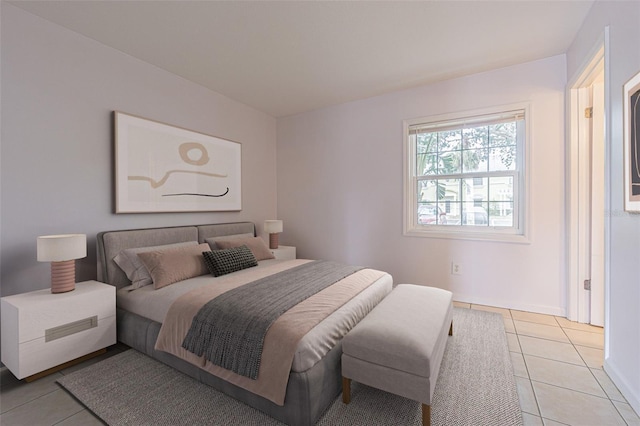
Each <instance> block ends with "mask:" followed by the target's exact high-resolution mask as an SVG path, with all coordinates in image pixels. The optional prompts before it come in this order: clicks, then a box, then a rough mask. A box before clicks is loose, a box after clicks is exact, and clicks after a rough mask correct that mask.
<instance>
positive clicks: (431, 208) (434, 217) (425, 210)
mask: <svg viewBox="0 0 640 426" xmlns="http://www.w3.org/2000/svg"><path fill="white" fill-rule="evenodd" d="M446 223H447V214H446V213H445V211H444V209H443V208H442V206H440V205H437V204H433V203H418V224H419V225H444V224H446Z"/></svg>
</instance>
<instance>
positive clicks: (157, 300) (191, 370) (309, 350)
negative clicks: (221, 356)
mask: <svg viewBox="0 0 640 426" xmlns="http://www.w3.org/2000/svg"><path fill="white" fill-rule="evenodd" d="M242 235H246V236H255V225H254V224H253V223H251V222H236V223H226V224H207V225H195V226H179V227H166V228H149V229H135V230H118V231H107V232H101V233H99V234H98V236H97V252H98V262H97V263H98V280H99V281H102V282H104V283H107V284H111V285H113V286H115V287H116V288H117V289H118V290H117V293H116V294H117V330H118V340H119V341H121V342H123V343H124V344H126V345H128V346H130V347H132V348H134V349H136V350H138V351H140V352H142V353H145V354H147V355H149V356H151V357H153V358H155V359H157V360H159V361H161V362H163V363H165V364H168V365H170V366H172V367H174V368H176V369H178V370H179V371H181V372H183V373H185V374H187V375H189V376H191V377H193V378H195V379H197V380H199V381H201V382H203V383H205V384H207V385H210V386H212V387H214V388H215V389H218V390H220V391H222V392H224V393H226V394H227V395H230V396H232V397H234V398H236V399H238V400H240V401H242V402H244V403H246V404H248V405H250V406H252V407H254V408H256V409H258V410H260V411H263V412H265V413H267V414H268V415H270V416H272V417H274V418H275V419H278V420H280V421H282V422H284V423H287V424H290V425H312V424H315V423H316V421H317V420H318V419H319V417H320V416H321V415H322V413H323V412H324V411H325V409H326V408H327V407H328V406H329V405H330V404H331V403H332V402H333V401H334V400H335V398H336V396H337V395H338V394H339V393H340V390H341V371H340V356H341V352H342V350H341V339H342V336H344V335H345V334H346V332H347V331H348V330H349V329H350V328H352V327H353V326H354V325H355V323H357V322H358V321H359V320H361V319H362V318H363V317H364V316H365V315H366V314H367V313H368V312H369V311H370V310H371V309H373V307H374V306H375V305H376V304H377V303H378V302H380V301H381V300H382V299H383V298H384V297H385V296H386V295H387V294H388V293H389V292H390V291H391V287H392V278H391V276H390V275H389V274H386V273H383V272H380V271H374V272H376V273H377V274H376V275H371V277H372V278H371V279H370V281H371V282H370V283H368V284H367V285H366V288H364V289H363V290H362V291H360V292H359V293H357V294H356V295H355V296H354V297H353V298H351V299H349V300H348V301H346V302H345V303H344V304H343V305H342V306H340V307H339V308H337V309H336V310H335V311H334V312H332V313H330V314H329V315H328V316H327V317H326V318H325V319H323V320H321V321H320V322H319V323H318V324H317V325H315V326H313V327H312V328H311V329H310V330H308V332H305V334H304V336H303V337H302V338H301V340H300V341H299V342H298V343H297V344H296V345H297V346H296V351H295V355H294V357H293V361H292V362H291V368H290V370H288V371H289V372H288V380H287V379H285V381H284V388H283V397H282V401H279V403H276V402H274V401H276V399H274V398H272V397H271V396H270V395H267V396H265V395H264V394H262V393H261V392H260V391H252V390H251V387H250V386H249V388H247V386H245V382H247V381H246V380H245V381H242V380H233V377H232V378H229V377H228V375H225V374H220V371H219V369H217V367H214V368H211V366H209V368H206V367H204V366H203V365H198V363H197V362H194V361H193V360H192V359H188V358H187V359H188V360H185V359H182V358H181V357H179V356H177V355H179V354H177V353H176V355H174V354H172V353H169V352H166V351H164V350H158V349H156V343H158V344H160V341H161V340H163V339H160V340H159V339H158V337H159V335H160V336H161V337H162V336H164V335H166V334H167V333H165V332H164V329H163V322H165V318H170V317H171V316H172V315H174V313H175V312H176V310H178V309H179V308H176V306H174V305H179V304H178V303H177V302H167V301H166V299H161V294H169V293H171V294H172V295H173V296H171V297H173V299H174V300H175V299H178V300H182V299H183V298H184V297H185V295H186V294H192V293H196V292H197V291H196V290H194V289H204V288H205V287H213V286H211V285H209V284H210V283H218V281H216V280H220V279H223V278H224V279H227V280H231V279H234V280H240V281H242V280H245V281H248V280H249V278H248V277H249V276H250V275H251V274H254V275H256V274H258V275H260V274H263V275H264V274H267V275H268V274H271V273H272V271H276V270H278V271H279V270H287V269H288V268H294V267H295V266H297V265H301V264H302V263H305V262H308V261H301V260H296V261H283V260H275V259H273V260H261V261H259V262H258V265H257V267H254V268H249V269H246V270H241V271H237V272H233V273H232V274H229V276H228V277H227V276H225V277H213V276H211V275H208V276H201V277H196V278H191V279H187V280H184V281H180V282H177V283H175V284H172V285H170V286H167V287H164V288H161V289H159V290H155V291H154V290H153V286H147V287H142V288H139V289H136V290H133V291H132V288H131V281H130V280H129V278H127V275H126V274H125V273H124V272H123V270H122V269H121V268H120V267H119V266H118V265H117V264H116V262H115V261H114V258H115V257H116V256H118V254H119V253H122V252H123V250H127V249H136V248H142V247H152V246H164V245H169V244H177V243H188V242H193V241H195V242H197V243H205V242H207V240H208V242H210V241H211V240H212V239H214V240H215V239H217V238H220V237H234V236H242ZM287 262H293V263H291V265H289V264H287ZM370 271H371V270H368V269H367V270H365V272H370ZM189 292H191V293H189ZM171 297H169V298H170V299H171ZM293 310H294V309H292V311H293ZM283 316H284V315H283ZM168 321H169V320H167V321H166V322H168ZM167 327H168V326H167V324H165V329H166V328H167ZM161 330H163V333H164V334H161ZM169 334H170V333H169ZM160 346H161V345H160ZM265 356H266V355H265ZM261 368H263V367H261ZM264 368H267V367H264ZM260 371H261V373H260V374H261V375H262V374H263V373H262V371H263V370H262V369H261V370H260Z"/></svg>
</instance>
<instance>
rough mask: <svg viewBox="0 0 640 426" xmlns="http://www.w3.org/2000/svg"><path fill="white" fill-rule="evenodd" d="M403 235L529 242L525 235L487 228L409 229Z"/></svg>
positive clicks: (497, 241) (499, 241)
mask: <svg viewBox="0 0 640 426" xmlns="http://www.w3.org/2000/svg"><path fill="white" fill-rule="evenodd" d="M404 236H405V237H421V238H440V239H448V240H471V241H489V242H496V243H514V244H530V243H531V241H530V239H529V237H528V236H527V235H521V234H513V233H507V232H503V231H500V230H497V229H492V228H488V229H487V230H486V231H482V232H479V231H470V230H457V229H455V230H454V229H451V228H446V227H438V228H437V229H428V230H427V229H416V228H413V229H409V230H405V232H404Z"/></svg>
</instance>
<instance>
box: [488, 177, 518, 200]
mask: <svg viewBox="0 0 640 426" xmlns="http://www.w3.org/2000/svg"><path fill="white" fill-rule="evenodd" d="M489 201H513V176H500V177H491V178H489Z"/></svg>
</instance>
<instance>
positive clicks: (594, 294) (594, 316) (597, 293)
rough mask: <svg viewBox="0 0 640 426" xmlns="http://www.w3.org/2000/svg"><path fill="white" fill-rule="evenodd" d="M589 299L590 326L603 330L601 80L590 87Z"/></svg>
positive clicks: (602, 108)
mask: <svg viewBox="0 0 640 426" xmlns="http://www.w3.org/2000/svg"><path fill="white" fill-rule="evenodd" d="M591 99H592V108H593V110H592V111H593V113H592V118H591V173H590V174H591V232H590V234H591V244H590V246H591V247H590V249H591V250H590V251H591V259H590V263H591V267H590V269H591V273H590V275H591V277H590V278H591V295H590V298H591V300H590V305H591V309H590V311H591V312H590V323H591V324H592V325H597V326H600V327H603V326H604V280H605V277H604V273H605V272H604V240H605V238H604V219H605V218H604V214H605V199H604V193H605V188H604V180H605V176H604V162H605V144H604V139H605V134H604V132H605V130H604V117H605V115H604V76H600V78H598V79H597V80H596V82H594V83H593V85H592V86H591Z"/></svg>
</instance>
